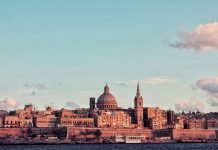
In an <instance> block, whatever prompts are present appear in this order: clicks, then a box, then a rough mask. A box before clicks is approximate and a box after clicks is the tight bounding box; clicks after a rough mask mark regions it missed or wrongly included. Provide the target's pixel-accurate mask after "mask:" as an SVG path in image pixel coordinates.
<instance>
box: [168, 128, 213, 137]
mask: <svg viewBox="0 0 218 150" xmlns="http://www.w3.org/2000/svg"><path fill="white" fill-rule="evenodd" d="M172 135H173V136H172V137H173V139H216V138H217V136H216V131H215V130H206V129H179V130H177V129H175V130H173V133H172Z"/></svg>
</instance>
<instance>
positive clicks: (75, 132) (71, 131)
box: [68, 128, 152, 139]
mask: <svg viewBox="0 0 218 150" xmlns="http://www.w3.org/2000/svg"><path fill="white" fill-rule="evenodd" d="M97 130H99V131H100V137H102V138H110V137H111V136H113V135H124V136H125V135H133V136H145V138H149V139H150V138H151V136H152V132H151V130H150V129H110V128H68V137H69V138H72V137H77V138H81V137H87V136H88V137H96V134H95V133H96V131H97ZM85 132H88V133H91V134H88V135H84V134H83V133H85ZM92 133H94V134H92Z"/></svg>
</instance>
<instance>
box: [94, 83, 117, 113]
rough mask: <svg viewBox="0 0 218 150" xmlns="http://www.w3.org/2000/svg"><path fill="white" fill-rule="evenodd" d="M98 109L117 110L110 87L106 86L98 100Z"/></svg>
mask: <svg viewBox="0 0 218 150" xmlns="http://www.w3.org/2000/svg"><path fill="white" fill-rule="evenodd" d="M97 108H99V109H116V108H117V101H116V98H115V97H114V96H113V95H112V94H111V93H110V89H109V86H108V85H107V84H106V86H105V87H104V93H103V94H102V95H101V96H100V97H99V98H98V101H97Z"/></svg>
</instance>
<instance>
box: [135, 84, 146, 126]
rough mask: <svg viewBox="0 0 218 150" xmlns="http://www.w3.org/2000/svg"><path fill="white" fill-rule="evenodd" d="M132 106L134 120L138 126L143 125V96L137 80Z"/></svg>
mask: <svg viewBox="0 0 218 150" xmlns="http://www.w3.org/2000/svg"><path fill="white" fill-rule="evenodd" d="M134 106H135V121H136V124H137V125H138V127H143V126H144V121H143V98H142V96H141V94H140V88H139V82H138V84H137V92H136V96H135V99H134Z"/></svg>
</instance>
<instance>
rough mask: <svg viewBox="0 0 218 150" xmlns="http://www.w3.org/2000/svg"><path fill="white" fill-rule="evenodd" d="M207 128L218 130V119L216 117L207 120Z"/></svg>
mask: <svg viewBox="0 0 218 150" xmlns="http://www.w3.org/2000/svg"><path fill="white" fill-rule="evenodd" d="M206 128H207V129H211V130H218V120H217V119H214V118H213V119H208V120H206Z"/></svg>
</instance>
